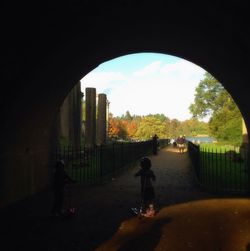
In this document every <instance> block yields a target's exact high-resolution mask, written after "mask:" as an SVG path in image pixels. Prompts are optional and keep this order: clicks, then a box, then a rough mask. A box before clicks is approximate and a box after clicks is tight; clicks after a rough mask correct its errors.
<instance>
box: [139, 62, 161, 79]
mask: <svg viewBox="0 0 250 251" xmlns="http://www.w3.org/2000/svg"><path fill="white" fill-rule="evenodd" d="M160 65H161V61H155V62H152V63H151V64H149V65H147V66H145V67H144V68H142V69H140V70H137V71H136V72H134V76H138V77H144V76H148V75H151V74H154V73H156V72H157V71H158V70H159V69H160Z"/></svg>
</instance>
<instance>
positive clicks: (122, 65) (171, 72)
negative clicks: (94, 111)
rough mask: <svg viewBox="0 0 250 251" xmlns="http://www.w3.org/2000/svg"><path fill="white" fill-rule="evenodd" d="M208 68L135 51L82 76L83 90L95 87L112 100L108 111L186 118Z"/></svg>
mask: <svg viewBox="0 0 250 251" xmlns="http://www.w3.org/2000/svg"><path fill="white" fill-rule="evenodd" d="M204 73H205V70H204V69H202V68H201V67H199V66H197V65H195V64H193V63H191V62H189V61H187V60H184V59H181V58H178V57H174V56H170V55H166V54H159V53H136V54H130V55H126V56H122V57H118V58H115V59H112V60H110V61H106V62H104V63H102V64H100V65H99V66H98V67H97V68H95V69H94V70H93V71H91V72H90V73H88V74H87V75H86V76H84V77H83V78H82V79H81V90H82V92H83V93H85V88H86V87H94V88H96V92H97V94H99V93H105V94H106V95H107V99H108V100H109V102H110V106H109V112H111V113H112V114H113V116H121V115H122V114H125V113H126V111H129V112H130V114H131V115H148V114H156V113H163V114H165V115H166V116H167V117H168V118H170V119H174V118H175V119H178V120H180V121H184V120H186V119H190V118H191V117H192V115H191V114H190V112H189V109H188V107H189V106H190V104H191V103H192V102H193V101H194V94H195V88H196V87H197V86H198V84H199V82H200V80H201V79H203V77H204Z"/></svg>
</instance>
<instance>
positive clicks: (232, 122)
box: [189, 73, 242, 145]
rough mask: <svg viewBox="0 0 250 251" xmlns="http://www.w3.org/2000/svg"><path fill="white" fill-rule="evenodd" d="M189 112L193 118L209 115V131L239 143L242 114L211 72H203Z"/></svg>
mask: <svg viewBox="0 0 250 251" xmlns="http://www.w3.org/2000/svg"><path fill="white" fill-rule="evenodd" d="M195 92H196V93H195V99H194V103H193V104H191V105H190V107H189V109H190V112H191V113H192V114H193V117H194V118H204V117H206V116H207V115H209V116H210V120H209V131H210V134H211V135H212V136H214V137H215V138H217V139H218V140H221V141H226V142H230V143H233V144H237V145H239V144H240V142H241V137H242V136H241V134H242V133H241V130H242V128H241V123H242V115H241V113H240V111H239V108H238V107H237V105H236V104H235V102H234V101H233V99H232V97H231V96H230V94H229V93H228V92H227V91H226V90H225V89H224V88H223V86H222V85H221V84H220V83H219V82H218V80H216V79H215V78H214V77H213V76H212V75H211V74H209V73H205V75H204V79H203V80H201V81H200V83H199V85H198V86H197V88H196V90H195Z"/></svg>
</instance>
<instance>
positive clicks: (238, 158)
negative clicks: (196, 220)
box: [188, 142, 250, 193]
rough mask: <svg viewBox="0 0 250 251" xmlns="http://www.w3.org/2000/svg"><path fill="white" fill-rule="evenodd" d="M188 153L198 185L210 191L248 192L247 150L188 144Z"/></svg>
mask: <svg viewBox="0 0 250 251" xmlns="http://www.w3.org/2000/svg"><path fill="white" fill-rule="evenodd" d="M188 151H189V156H190V159H191V161H192V164H193V167H194V169H195V172H196V176H197V178H198V181H199V183H200V185H202V186H203V187H205V188H207V189H208V190H212V191H221V192H232V193H247V192H249V188H250V187H249V181H250V179H249V171H248V151H247V149H240V148H233V147H217V148H216V147H215V148H210V147H202V146H199V145H195V144H193V143H192V142H188Z"/></svg>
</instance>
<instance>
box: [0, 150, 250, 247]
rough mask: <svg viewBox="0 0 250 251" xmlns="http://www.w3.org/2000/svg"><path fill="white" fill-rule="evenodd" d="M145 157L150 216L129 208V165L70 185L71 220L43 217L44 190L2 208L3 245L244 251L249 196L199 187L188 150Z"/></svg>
mask: <svg viewBox="0 0 250 251" xmlns="http://www.w3.org/2000/svg"><path fill="white" fill-rule="evenodd" d="M151 160H152V164H153V167H152V170H154V172H155V174H156V177H157V180H156V182H155V190H156V195H157V201H156V202H157V206H158V207H159V209H160V211H159V213H158V214H157V216H156V217H155V218H153V219H138V218H137V217H135V216H134V215H133V214H132V213H131V211H130V207H133V206H138V205H139V202H140V186H139V184H140V181H139V179H138V178H134V177H133V174H134V173H135V172H136V171H137V170H138V168H139V167H135V168H131V169H129V170H128V171H126V172H125V173H123V174H122V175H120V176H119V177H117V178H114V179H113V181H112V182H110V183H107V184H104V185H101V186H95V187H88V188H81V187H78V188H77V187H75V188H74V189H73V190H74V197H73V204H74V205H76V206H77V207H78V208H79V211H78V214H77V216H75V217H74V218H71V219H64V220H54V219H51V218H50V217H49V211H50V208H51V203H52V196H51V194H50V193H46V194H41V195H40V196H37V197H35V198H34V199H32V200H31V199H30V200H27V201H26V202H23V203H22V204H20V205H19V206H13V207H12V208H10V209H9V210H8V212H2V214H1V226H0V229H1V232H2V233H1V238H3V241H4V242H5V243H6V244H8V246H7V249H5V250H20V249H21V250H26V251H28V250H43V251H46V250H48V251H64V250H65V251H74V250H76V251H78V250H81V251H89V250H90V251H93V250H107V251H112V250H114V251H115V250H120V251H125V250H138V251H140V250H148V251H149V250H166V251H179V250H181V251H183V250H203V251H205V250H209V251H211V250H215V251H216V250H218V251H219V250H221V251H224V250H225V251H240V250H248V249H247V246H248V245H249V244H248V243H250V227H248V222H249V223H250V210H249V209H250V202H249V201H248V199H245V198H238V199H226V198H224V199H223V198H222V197H221V198H218V197H217V198H213V197H214V196H215V195H213V194H209V193H206V192H202V191H201V190H200V189H199V188H198V187H197V186H196V183H195V180H194V176H193V172H192V168H191V165H190V161H189V158H188V154H187V153H184V154H179V153H178V152H177V151H176V150H175V149H173V148H171V147H168V148H165V149H163V150H162V151H160V153H159V154H158V155H157V156H152V157H151ZM1 250H2V249H1ZM3 250H4V249H3ZM249 250H250V249H249Z"/></svg>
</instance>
